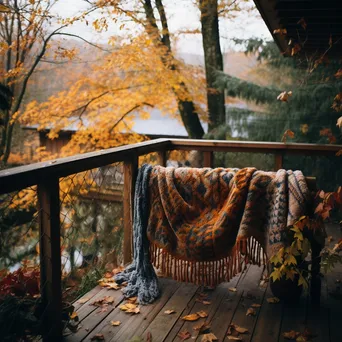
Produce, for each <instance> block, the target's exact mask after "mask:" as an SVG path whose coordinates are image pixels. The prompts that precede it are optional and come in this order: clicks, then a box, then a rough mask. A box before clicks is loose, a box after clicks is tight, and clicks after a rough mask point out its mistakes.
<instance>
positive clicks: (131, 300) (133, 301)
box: [127, 297, 138, 304]
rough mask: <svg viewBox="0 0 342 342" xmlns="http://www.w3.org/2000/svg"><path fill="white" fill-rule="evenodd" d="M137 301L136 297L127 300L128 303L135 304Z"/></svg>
mask: <svg viewBox="0 0 342 342" xmlns="http://www.w3.org/2000/svg"><path fill="white" fill-rule="evenodd" d="M137 299H138V297H130V298H127V301H128V302H129V303H132V304H135V303H136V302H137Z"/></svg>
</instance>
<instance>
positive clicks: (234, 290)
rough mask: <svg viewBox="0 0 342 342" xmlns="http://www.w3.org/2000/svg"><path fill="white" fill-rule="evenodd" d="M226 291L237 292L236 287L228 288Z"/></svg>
mask: <svg viewBox="0 0 342 342" xmlns="http://www.w3.org/2000/svg"><path fill="white" fill-rule="evenodd" d="M228 290H229V291H230V292H236V291H237V289H236V287H230V288H229V289H228Z"/></svg>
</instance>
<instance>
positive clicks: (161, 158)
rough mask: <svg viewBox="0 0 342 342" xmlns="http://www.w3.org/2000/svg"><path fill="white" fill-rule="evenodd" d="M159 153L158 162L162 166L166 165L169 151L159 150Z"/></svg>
mask: <svg viewBox="0 0 342 342" xmlns="http://www.w3.org/2000/svg"><path fill="white" fill-rule="evenodd" d="M157 155H158V164H159V165H161V166H166V162H167V151H166V150H162V151H158V152H157Z"/></svg>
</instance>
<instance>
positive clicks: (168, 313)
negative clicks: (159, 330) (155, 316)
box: [164, 310, 176, 315]
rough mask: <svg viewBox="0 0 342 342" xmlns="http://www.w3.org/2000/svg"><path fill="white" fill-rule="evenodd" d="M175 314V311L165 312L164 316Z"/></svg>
mask: <svg viewBox="0 0 342 342" xmlns="http://www.w3.org/2000/svg"><path fill="white" fill-rule="evenodd" d="M175 312H176V311H175V310H166V311H164V314H167V315H171V314H173V313H175Z"/></svg>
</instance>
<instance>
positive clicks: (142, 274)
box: [116, 165, 310, 304]
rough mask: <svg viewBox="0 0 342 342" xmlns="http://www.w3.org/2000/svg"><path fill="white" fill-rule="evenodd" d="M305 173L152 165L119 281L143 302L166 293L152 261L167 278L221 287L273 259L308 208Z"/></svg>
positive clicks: (144, 171) (142, 177) (139, 187)
mask: <svg viewBox="0 0 342 342" xmlns="http://www.w3.org/2000/svg"><path fill="white" fill-rule="evenodd" d="M309 202H310V193H309V190H308V187H307V185H306V181H305V178H304V176H303V174H302V173H301V172H300V171H294V172H293V171H285V170H279V171H278V172H265V171H258V170H256V169H255V168H244V169H224V168H217V169H210V168H200V169H196V168H171V167H169V168H164V167H161V166H155V167H153V168H152V167H151V166H149V165H144V166H143V167H142V168H141V169H140V170H139V174H138V179H137V183H136V194H135V212H134V232H133V235H134V261H133V263H132V265H130V266H129V267H128V268H127V269H126V270H125V271H124V272H123V273H121V274H119V275H118V276H117V277H116V281H117V282H119V283H120V282H123V281H128V286H127V287H126V289H125V293H126V295H128V296H133V295H138V299H139V302H140V303H142V304H145V303H149V302H151V301H153V300H154V299H155V298H156V297H157V296H158V295H159V289H158V283H157V277H156V275H155V272H154V269H153V267H152V266H151V263H152V264H153V265H154V266H155V267H156V268H159V269H160V270H161V272H162V273H163V274H164V275H165V276H169V277H172V278H174V279H176V280H179V281H187V282H193V283H196V284H202V285H210V286H214V285H216V284H218V283H220V282H222V281H229V280H230V279H231V278H232V277H233V276H235V275H236V274H237V273H239V272H241V271H242V270H243V267H244V265H246V264H247V263H254V264H259V265H261V264H265V263H266V260H267V256H271V255H273V254H274V253H275V252H276V251H277V250H279V248H281V247H282V246H284V245H286V244H287V227H288V226H290V225H291V224H293V222H294V221H295V220H296V219H298V218H299V217H301V216H303V215H305V214H306V213H307V208H308V204H309Z"/></svg>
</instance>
